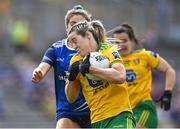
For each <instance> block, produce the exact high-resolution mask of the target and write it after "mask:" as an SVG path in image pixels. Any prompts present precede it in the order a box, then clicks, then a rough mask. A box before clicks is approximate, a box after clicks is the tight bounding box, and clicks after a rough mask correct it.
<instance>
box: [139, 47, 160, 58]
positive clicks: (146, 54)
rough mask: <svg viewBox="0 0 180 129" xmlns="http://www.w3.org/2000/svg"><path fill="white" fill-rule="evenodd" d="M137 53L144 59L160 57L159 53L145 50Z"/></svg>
mask: <svg viewBox="0 0 180 129" xmlns="http://www.w3.org/2000/svg"><path fill="white" fill-rule="evenodd" d="M135 53H136V54H138V55H142V56H144V57H158V53H156V52H155V51H153V50H147V49H145V48H143V49H140V50H137V51H136V52H135Z"/></svg>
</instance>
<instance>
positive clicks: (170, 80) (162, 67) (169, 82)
mask: <svg viewBox="0 0 180 129" xmlns="http://www.w3.org/2000/svg"><path fill="white" fill-rule="evenodd" d="M157 70H158V71H160V72H163V73H164V74H165V77H166V82H165V90H167V91H172V89H173V87H174V84H175V79H176V73H175V70H174V69H173V68H172V67H171V65H170V64H169V63H168V62H167V61H166V60H165V59H163V58H162V57H160V61H159V65H158V67H157Z"/></svg>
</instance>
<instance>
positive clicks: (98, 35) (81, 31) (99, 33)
mask: <svg viewBox="0 0 180 129" xmlns="http://www.w3.org/2000/svg"><path fill="white" fill-rule="evenodd" d="M74 31H76V33H77V34H78V35H82V36H83V37H84V36H85V33H86V31H89V32H91V33H92V35H93V37H94V39H95V40H96V42H97V43H99V42H103V43H104V42H105V37H106V36H105V28H104V26H103V24H102V23H101V21H99V20H93V21H91V22H87V21H84V22H78V23H76V24H75V25H74V26H72V28H71V30H70V31H69V33H68V35H69V34H70V33H72V32H74Z"/></svg>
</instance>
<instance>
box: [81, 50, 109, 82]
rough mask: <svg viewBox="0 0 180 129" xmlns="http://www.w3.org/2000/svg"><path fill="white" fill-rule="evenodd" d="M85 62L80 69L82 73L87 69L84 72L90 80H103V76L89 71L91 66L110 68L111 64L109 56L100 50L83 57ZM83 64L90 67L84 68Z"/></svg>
mask: <svg viewBox="0 0 180 129" xmlns="http://www.w3.org/2000/svg"><path fill="white" fill-rule="evenodd" d="M83 62H84V64H83ZM83 62H82V64H81V66H80V71H81V73H83V71H85V72H84V73H83V74H84V75H85V76H86V77H87V78H88V79H90V80H101V78H99V77H97V76H95V75H93V74H90V73H89V67H90V66H93V67H98V68H109V66H110V63H109V60H108V58H107V57H106V56H105V55H103V54H102V53H100V52H91V53H90V54H89V55H87V56H86V57H85V58H84V59H83ZM85 62H86V63H85ZM85 64H86V65H85ZM83 65H85V66H88V69H83V68H82V67H83ZM86 68H87V67H86Z"/></svg>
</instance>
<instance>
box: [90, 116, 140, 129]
mask: <svg viewBox="0 0 180 129" xmlns="http://www.w3.org/2000/svg"><path fill="white" fill-rule="evenodd" d="M91 127H92V128H124V129H134V128H135V127H136V122H135V119H134V117H133V114H132V113H131V112H122V113H120V114H119V115H116V116H113V117H110V118H107V119H105V120H102V121H99V122H96V123H93V124H92V125H91Z"/></svg>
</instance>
